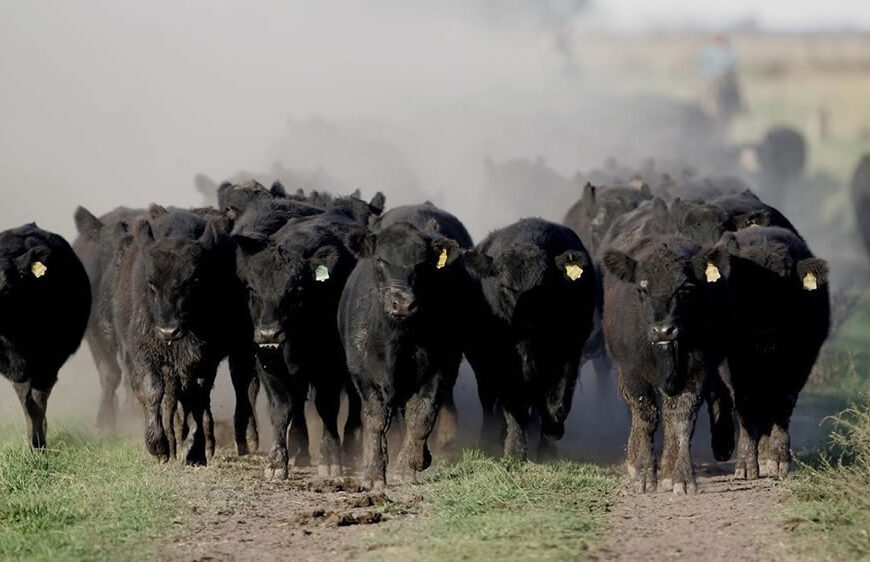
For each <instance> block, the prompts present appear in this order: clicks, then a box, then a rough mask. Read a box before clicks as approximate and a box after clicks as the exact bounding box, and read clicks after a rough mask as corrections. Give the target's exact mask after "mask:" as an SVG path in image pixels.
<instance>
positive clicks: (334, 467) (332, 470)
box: [329, 464, 343, 476]
mask: <svg viewBox="0 0 870 562" xmlns="http://www.w3.org/2000/svg"><path fill="white" fill-rule="evenodd" d="M342 472H343V471H342V467H341V465H340V464H331V465H329V475H330V476H341V474H342Z"/></svg>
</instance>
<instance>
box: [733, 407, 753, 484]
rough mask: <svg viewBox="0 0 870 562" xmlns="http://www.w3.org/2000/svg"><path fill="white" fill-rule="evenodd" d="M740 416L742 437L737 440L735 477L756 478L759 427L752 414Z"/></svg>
mask: <svg viewBox="0 0 870 562" xmlns="http://www.w3.org/2000/svg"><path fill="white" fill-rule="evenodd" d="M738 411H739V407H738ZM738 418H739V421H740V437H739V439H738V441H737V461H736V462H735V463H734V477H735V478H737V479H740V480H755V479H756V478H758V427H757V425H756V423H755V420H754V419H753V418H752V417H751V416H746V415H740V416H738Z"/></svg>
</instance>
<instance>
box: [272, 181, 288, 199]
mask: <svg viewBox="0 0 870 562" xmlns="http://www.w3.org/2000/svg"><path fill="white" fill-rule="evenodd" d="M269 193H270V194H271V195H272V197H275V198H277V199H283V198H285V197H287V190H285V189H284V184H283V183H281V182H280V181H278V180H275V181H274V182H272V187H270V188H269Z"/></svg>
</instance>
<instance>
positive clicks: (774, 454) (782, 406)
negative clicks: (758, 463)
mask: <svg viewBox="0 0 870 562" xmlns="http://www.w3.org/2000/svg"><path fill="white" fill-rule="evenodd" d="M796 402H797V393H796V392H787V393H786V394H784V395H783V396H781V397H780V398H779V399H778V400H774V401H772V408H773V411H772V412H771V414H772V416H771V417H772V418H773V419H772V422H773V423H772V427H771V430H770V438H769V442H768V446H767V455H766V459H767V474H768V475H769V476H773V477H778V478H785V477H786V476H787V475H788V471H789V467H790V464H791V438H790V437H789V434H788V428H789V424H790V422H791V414H792V412H793V411H794V407H795V403H796Z"/></svg>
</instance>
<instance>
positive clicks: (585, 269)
mask: <svg viewBox="0 0 870 562" xmlns="http://www.w3.org/2000/svg"><path fill="white" fill-rule="evenodd" d="M465 261H466V264H467V266H468V268H469V270H470V271H471V272H472V274H473V275H475V276H476V277H477V278H478V279H479V280H480V282H481V286H482V291H483V294H484V295H485V297H486V301H487V303H488V304H489V307H490V321H489V322H488V324H487V325H486V326H485V327H484V331H482V332H480V333H479V334H478V335H477V337H478V338H479V340H481V344H482V347H483V350H482V351H484V353H482V354H481V356H480V358H479V360H478V361H477V362H476V364H475V375H476V377H477V387H478V393H479V395H480V398H481V403H482V405H483V410H484V424H485V426H484V433H485V439H486V438H489V439H491V438H492V437H493V436H494V434H495V430H494V426H496V423H495V419H494V418H495V414H496V409H495V406H496V401H498V402H499V404H500V405H501V406H502V408H503V410H504V416H505V420H506V422H507V433H506V440H505V443H504V452H505V455H507V456H510V457H515V458H520V459H525V458H526V429H527V425H528V422H529V418H530V416H529V414H530V410H531V409H534V410H535V411H536V412H537V414H538V415H539V416H540V418H541V442H540V449H539V455H540V456H552V455H553V453H554V452H555V444H554V442H555V440H557V439H560V438H561V437H562V435H563V434H564V432H565V419H566V418H567V416H568V412H569V411H570V410H571V401H572V399H573V397H574V387H575V385H576V383H577V376H578V374H579V373H578V371H579V367H580V354H581V351H582V349H583V345H584V343H585V342H586V338H587V337H588V336H589V332H590V330H591V329H592V314H593V311H594V309H595V298H596V297H595V287H596V279H595V277H596V276H595V271H594V267H593V264H592V259H591V258H590V257H589V254H588V253H587V252H586V249H585V248H584V247H583V243H582V242H581V241H580V238H578V237H577V234H575V233H574V231H573V230H571V229H570V228H568V227H565V226H562V225H558V224H555V223H551V222H548V221H545V220H542V219H523V220H521V221H519V222H517V223H514V224H513V225H511V226H508V227H506V228H503V229H501V230H497V231H495V232H493V233H491V234H490V235H489V236H487V237H486V238H485V239H484V240H483V242H481V243H480V244H479V245H478V246H477V248H476V251H475V252H473V253H468V254H466V255H465Z"/></svg>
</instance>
